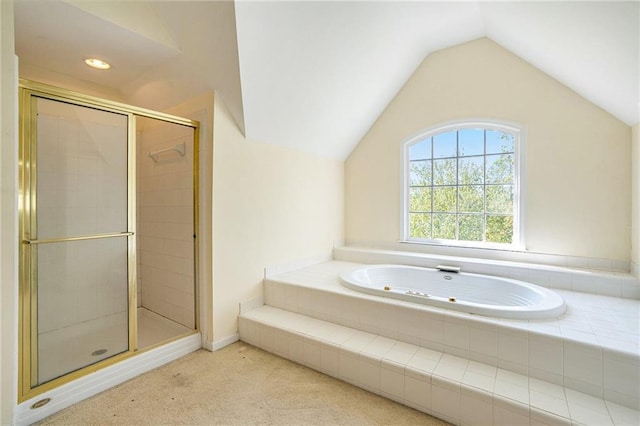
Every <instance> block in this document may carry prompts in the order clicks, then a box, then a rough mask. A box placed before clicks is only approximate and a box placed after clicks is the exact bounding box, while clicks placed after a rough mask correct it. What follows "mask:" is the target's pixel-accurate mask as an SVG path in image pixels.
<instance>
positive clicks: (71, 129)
mask: <svg viewBox="0 0 640 426" xmlns="http://www.w3.org/2000/svg"><path fill="white" fill-rule="evenodd" d="M31 102H32V104H31V105H32V111H33V110H35V116H34V115H33V113H32V118H31V126H32V130H31V133H32V141H31V144H30V147H29V149H30V153H29V155H28V156H27V158H28V160H29V161H28V163H29V165H30V175H29V178H28V192H27V194H28V197H29V198H30V202H29V204H28V205H29V209H28V210H29V214H28V215H27V216H28V221H29V223H28V225H27V226H25V228H27V231H28V232H27V235H28V239H27V240H26V241H25V244H26V245H27V250H28V253H29V259H30V262H29V264H30V268H31V270H30V289H31V310H30V312H31V324H32V326H31V327H32V329H31V333H30V334H31V335H30V344H31V345H30V346H31V348H30V352H31V356H30V359H31V374H30V380H29V381H30V384H31V387H35V386H39V385H41V384H43V383H46V382H48V381H50V380H53V379H55V378H58V377H61V376H64V375H66V374H68V373H70V372H73V371H75V370H78V369H81V368H83V367H86V366H88V365H91V364H94V363H96V362H98V361H101V360H103V359H105V358H108V357H112V356H114V355H117V354H119V353H123V352H126V351H128V350H129V340H130V339H129V293H130V285H129V277H130V275H131V273H132V272H131V268H132V264H133V262H131V261H130V259H131V256H130V252H131V251H132V250H131V248H132V247H133V246H132V238H133V237H132V235H133V232H132V231H133V229H134V228H133V224H132V223H131V222H132V221H131V217H132V215H131V213H130V210H131V206H130V205H129V204H130V203H131V201H130V200H131V198H130V197H131V195H130V194H131V191H130V189H129V188H130V186H131V185H129V169H130V167H129V161H130V160H129V130H128V120H129V116H128V115H127V114H121V113H116V112H111V111H105V110H100V109H96V108H91V107H87V106H82V105H76V104H71V103H66V102H63V101H58V100H54V99H46V98H42V97H35V96H34V97H32V99H31ZM33 136H35V138H34V137H33Z"/></svg>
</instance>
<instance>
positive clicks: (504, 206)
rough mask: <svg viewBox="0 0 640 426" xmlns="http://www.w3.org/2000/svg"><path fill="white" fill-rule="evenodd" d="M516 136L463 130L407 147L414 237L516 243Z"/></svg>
mask: <svg viewBox="0 0 640 426" xmlns="http://www.w3.org/2000/svg"><path fill="white" fill-rule="evenodd" d="M516 143H517V136H516V134H515V133H514V134H512V133H510V132H508V131H499V130H494V129H489V128H458V129H456V130H448V131H445V132H441V133H435V134H431V136H429V137H424V138H421V139H420V140H419V141H417V142H414V143H412V144H411V145H409V146H408V147H407V148H408V155H409V170H408V184H409V188H408V196H409V200H408V203H409V206H408V207H409V211H408V215H409V217H408V226H409V238H410V239H418V240H437V239H443V240H458V241H473V242H486V243H499V244H511V243H513V241H514V232H515V230H514V209H515V205H516V202H515V199H514V197H515V193H516V188H515V183H516V177H515V149H516Z"/></svg>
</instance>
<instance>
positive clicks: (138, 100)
mask: <svg viewBox="0 0 640 426" xmlns="http://www.w3.org/2000/svg"><path fill="white" fill-rule="evenodd" d="M639 27H640V2H638V1H628V2H611V1H606V2H576V1H570V2H484V1H472V2H432V1H424V2H419V1H412V2H400V1H388V2H384V1H355V2H340V1H316V2H314V1H283V2H273V1H243V0H240V1H236V2H235V3H232V2H229V1H188V0H187V1H160V0H150V1H145V2H138V1H128V0H124V1H122V0H121V1H116V0H111V1H91V2H89V1H79V0H69V1H61V0H40V1H39V0H16V2H15V28H16V30H15V31H16V52H17V54H18V56H19V58H20V63H21V66H22V67H25V68H30V69H31V70H34V69H39V70H45V71H51V72H54V73H57V75H64V76H67V77H69V78H73V79H77V80H82V81H86V82H90V83H91V84H94V85H98V86H100V87H103V88H105V90H109V91H111V92H113V93H118V94H119V96H120V97H121V98H122V99H123V100H125V101H127V102H130V103H135V104H137V105H141V106H146V107H150V108H155V109H163V108H167V107H169V106H171V105H173V104H176V103H178V102H180V101H183V100H186V99H188V98H190V97H193V96H195V95H197V94H199V93H200V92H202V91H203V90H206V89H214V90H216V91H217V92H218V94H219V95H220V96H221V97H222V98H223V99H224V101H225V103H226V104H227V106H228V107H229V109H230V111H231V113H232V115H233V116H234V118H235V119H236V121H237V123H238V125H239V126H240V128H241V129H243V131H244V132H245V134H246V135H247V137H248V138H250V139H252V140H256V141H261V142H267V143H273V144H279V145H283V146H286V147H290V148H293V149H299V150H303V151H307V152H310V153H313V154H317V155H322V156H326V157H332V158H337V159H344V158H346V157H347V156H348V155H349V153H350V152H351V151H352V149H353V148H354V147H355V146H356V145H357V143H358V142H359V141H360V139H361V138H362V137H363V136H364V134H365V133H366V132H367V130H368V129H369V128H370V127H371V125H372V124H373V123H374V122H375V120H376V119H377V117H378V116H379V115H380V114H381V113H382V111H383V110H384V108H385V107H386V106H387V105H388V103H389V102H390V101H391V100H392V98H393V97H394V96H395V94H396V93H397V92H398V91H399V89H400V88H401V87H402V85H403V84H404V83H405V82H406V81H407V79H408V78H409V77H410V76H411V74H412V73H413V72H414V70H415V69H416V67H417V66H418V65H419V64H420V63H421V62H422V61H423V60H424V58H425V57H426V56H427V55H429V54H430V53H432V52H434V51H437V50H440V49H443V48H447V47H451V46H454V45H457V44H460V43H463V42H466V41H470V40H473V39H476V38H479V37H488V38H490V39H492V40H493V41H495V42H497V43H498V44H500V45H502V46H503V47H505V48H507V49H508V50H510V51H511V52H513V53H515V54H516V55H518V56H520V57H521V58H523V59H524V60H526V61H528V62H529V63H531V64H532V65H534V66H535V67H537V68H539V69H540V70H542V71H544V72H546V73H547V74H549V75H550V76H552V77H554V78H556V79H557V80H559V81H560V82H562V83H564V84H565V85H566V86H568V87H570V88H571V89H573V90H574V91H576V92H577V93H579V94H580V95H582V96H583V97H585V98H586V99H588V100H590V101H591V102H593V103H594V104H596V105H598V106H599V107H601V108H603V109H604V110H606V111H608V112H609V113H611V114H612V115H614V116H615V117H617V118H618V119H620V120H621V121H623V122H625V123H627V124H629V125H634V124H636V123H637V122H638V121H639V119H640V65H639V64H640V30H639ZM90 56H98V57H101V58H104V59H106V60H108V61H109V62H111V63H112V65H113V66H112V69H111V70H109V71H96V70H92V69H89V68H87V67H86V66H85V65H84V64H83V63H82V59H83V58H85V57H90Z"/></svg>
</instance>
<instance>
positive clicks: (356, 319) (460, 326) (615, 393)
mask: <svg viewBox="0 0 640 426" xmlns="http://www.w3.org/2000/svg"><path fill="white" fill-rule="evenodd" d="M361 266H362V265H360V264H354V263H349V262H341V261H331V262H326V263H322V264H317V265H313V266H309V267H306V268H303V269H300V270H296V271H291V272H287V273H282V274H278V275H275V276H271V277H268V278H267V279H265V281H264V303H265V304H266V305H269V306H272V307H276V308H280V309H283V310H286V311H290V312H294V313H297V314H301V315H304V316H307V317H312V318H315V319H319V320H324V321H328V322H331V323H334V324H339V325H342V326H345V327H350V328H352V329H356V330H362V331H366V332H368V333H370V334H374V335H379V336H382V337H386V338H389V339H393V340H396V341H400V342H404V343H409V344H412V345H415V346H420V347H423V348H427V349H431V350H434V351H436V352H443V353H445V354H450V355H455V356H457V357H460V358H464V359H468V360H469V361H475V362H479V363H482V364H489V365H492V366H497V367H500V368H502V369H505V370H510V371H512V372H514V373H519V374H523V375H528V376H530V377H532V378H534V379H539V380H541V381H545V382H551V383H554V384H557V385H562V386H563V387H565V388H569V389H573V390H576V391H578V392H581V393H586V394H589V395H592V396H594V397H596V398H604V399H606V400H608V401H611V402H615V403H617V404H620V405H623V406H626V407H632V408H633V409H638V407H640V386H638V383H640V346H638V342H640V340H639V339H640V337H639V336H638V331H637V324H638V310H639V309H640V302H639V301H635V300H630V299H615V298H608V297H603V296H597V295H588V294H579V293H571V292H564V293H563V297H564V298H565V300H566V301H567V303H568V304H569V309H568V312H567V313H566V314H565V315H562V317H560V318H557V319H553V320H536V321H522V320H504V319H498V318H489V317H483V316H480V315H470V314H465V313H462V312H455V311H450V310H446V309H437V308H434V307H429V306H426V305H417V304H412V303H408V302H404V301H400V300H395V299H389V298H383V297H377V296H371V295H367V294H363V293H359V292H355V291H352V290H349V289H347V288H344V287H343V286H341V285H340V284H339V283H338V276H339V275H340V273H342V272H343V271H346V270H350V269H354V268H357V267H361ZM634 324H635V326H634ZM634 327H635V328H634Z"/></svg>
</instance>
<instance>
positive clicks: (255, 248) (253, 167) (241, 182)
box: [213, 97, 344, 340]
mask: <svg viewBox="0 0 640 426" xmlns="http://www.w3.org/2000/svg"><path fill="white" fill-rule="evenodd" d="M214 123H215V127H214V156H213V158H214V168H213V170H214V191H213V197H214V199H213V230H214V232H213V235H214V240H213V252H214V257H213V259H214V264H213V274H214V294H213V301H214V315H215V317H214V334H215V336H216V338H215V340H220V339H222V338H226V337H229V336H232V335H233V334H235V333H236V332H237V330H238V328H237V315H238V303H240V302H244V301H247V300H250V299H252V298H257V297H260V296H261V295H262V278H263V268H264V267H266V266H273V265H278V264H283V263H287V262H292V261H296V260H300V259H305V258H313V257H318V256H330V255H331V249H332V247H333V244H334V241H341V240H342V238H343V188H344V186H343V185H344V182H343V163H342V162H341V161H336V160H331V159H326V158H321V157H317V156H314V155H310V154H306V153H302V152H299V151H293V150H289V149H286V148H282V147H278V146H275V145H269V144H262V143H256V142H252V141H250V140H247V139H245V138H244V137H243V135H242V134H241V133H240V131H239V130H238V127H237V126H236V124H235V123H234V122H233V120H232V118H231V115H230V114H229V111H228V110H227V109H226V107H225V106H224V104H223V103H222V102H221V100H220V99H219V98H218V97H216V103H215V116H214Z"/></svg>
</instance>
